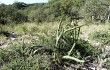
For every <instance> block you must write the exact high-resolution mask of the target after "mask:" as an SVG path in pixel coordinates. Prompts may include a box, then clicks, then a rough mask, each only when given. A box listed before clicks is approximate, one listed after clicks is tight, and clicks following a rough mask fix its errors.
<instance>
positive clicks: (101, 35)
mask: <svg viewBox="0 0 110 70" xmlns="http://www.w3.org/2000/svg"><path fill="white" fill-rule="evenodd" d="M90 38H91V39H93V40H96V41H98V42H101V43H103V44H108V43H109V41H110V34H109V33H108V32H107V31H98V32H94V33H93V34H90Z"/></svg>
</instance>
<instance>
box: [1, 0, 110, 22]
mask: <svg viewBox="0 0 110 70" xmlns="http://www.w3.org/2000/svg"><path fill="white" fill-rule="evenodd" d="M61 17H64V18H69V19H70V20H73V19H81V18H83V19H86V21H100V22H105V21H106V20H107V21H108V20H110V19H109V17H110V0H49V2H48V3H40V4H38V3H34V4H26V3H23V2H15V3H13V4H12V5H5V4H0V23H1V24H6V23H21V22H44V21H58V20H59V19H60V18H61Z"/></svg>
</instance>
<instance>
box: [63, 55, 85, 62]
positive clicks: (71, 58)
mask: <svg viewBox="0 0 110 70" xmlns="http://www.w3.org/2000/svg"><path fill="white" fill-rule="evenodd" d="M62 59H70V60H74V61H76V62H82V63H83V62H85V61H84V60H79V59H77V58H75V57H71V56H68V55H66V56H63V57H62Z"/></svg>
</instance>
